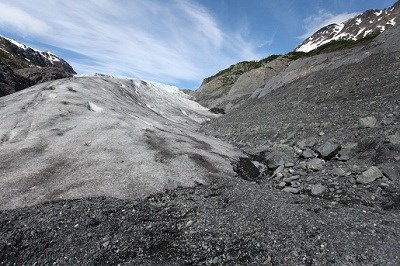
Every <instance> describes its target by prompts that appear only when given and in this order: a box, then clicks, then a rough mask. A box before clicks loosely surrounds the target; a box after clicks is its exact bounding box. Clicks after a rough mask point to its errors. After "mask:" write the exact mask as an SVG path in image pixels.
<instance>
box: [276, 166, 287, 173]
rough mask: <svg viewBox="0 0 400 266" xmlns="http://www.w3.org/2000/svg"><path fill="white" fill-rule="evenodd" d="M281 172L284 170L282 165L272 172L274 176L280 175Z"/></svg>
mask: <svg viewBox="0 0 400 266" xmlns="http://www.w3.org/2000/svg"><path fill="white" fill-rule="evenodd" d="M283 170H285V167H284V166H283V165H280V166H278V168H276V170H275V171H274V174H275V175H276V174H280V173H282V172H283Z"/></svg>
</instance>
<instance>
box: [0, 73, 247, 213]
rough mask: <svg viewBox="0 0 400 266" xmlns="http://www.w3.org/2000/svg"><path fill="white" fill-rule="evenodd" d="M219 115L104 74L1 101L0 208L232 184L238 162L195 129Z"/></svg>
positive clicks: (161, 88)
mask: <svg viewBox="0 0 400 266" xmlns="http://www.w3.org/2000/svg"><path fill="white" fill-rule="evenodd" d="M215 116H216V115H215V114H212V113H210V112H209V111H208V110H207V109H206V108H204V107H202V106H200V105H199V104H198V103H196V102H193V101H191V100H189V99H187V96H186V95H185V94H184V93H182V92H180V91H179V90H178V88H176V87H171V86H167V85H161V84H158V83H154V82H148V81H142V80H126V79H117V78H112V77H107V76H96V77H74V78H69V79H62V80H57V81H52V82H47V83H43V84H40V85H36V86H34V87H30V88H27V89H25V90H22V91H19V92H16V93H13V94H10V95H7V96H5V97H2V98H0V149H1V151H2V152H1V153H0V162H1V163H0V209H7V208H15V207H21V206H26V205H33V204H36V203H39V202H43V201H49V200H54V199H59V198H63V199H67V198H82V197H91V196H103V195H104V196H111V197H116V198H143V197H146V196H148V195H150V194H153V193H157V192H161V191H163V190H165V189H172V188H176V187H178V186H192V185H195V184H196V183H203V184H204V183H207V182H211V181H212V179H213V178H219V177H220V176H233V175H234V172H233V169H232V166H231V161H230V159H229V158H233V157H236V156H242V154H241V153H239V152H238V151H236V150H235V149H234V148H233V147H232V146H230V145H229V144H227V143H224V142H222V141H220V140H217V139H215V138H212V137H207V136H205V135H203V134H201V133H199V132H198V131H197V129H198V128H199V127H200V123H201V122H204V121H207V120H209V119H210V118H212V117H215ZM5 118H7V119H5Z"/></svg>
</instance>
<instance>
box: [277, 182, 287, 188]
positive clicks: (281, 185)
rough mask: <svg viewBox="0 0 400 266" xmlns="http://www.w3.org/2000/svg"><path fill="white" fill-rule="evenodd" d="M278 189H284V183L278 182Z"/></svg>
mask: <svg viewBox="0 0 400 266" xmlns="http://www.w3.org/2000/svg"><path fill="white" fill-rule="evenodd" d="M278 187H281V188H283V187H286V182H280V183H279V184H278Z"/></svg>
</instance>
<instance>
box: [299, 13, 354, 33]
mask: <svg viewBox="0 0 400 266" xmlns="http://www.w3.org/2000/svg"><path fill="white" fill-rule="evenodd" d="M357 15H359V13H341V14H336V15H335V14H332V13H330V12H327V11H325V10H319V11H318V13H317V14H314V15H312V16H309V17H307V18H306V19H304V21H303V23H304V30H305V32H304V34H302V35H301V36H299V38H300V39H305V38H308V37H310V36H311V35H313V34H314V33H315V32H316V31H317V30H319V29H320V28H322V27H325V26H327V25H330V24H334V23H336V24H338V23H342V22H344V21H346V20H348V19H349V18H352V17H355V16H357Z"/></svg>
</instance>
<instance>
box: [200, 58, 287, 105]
mask: <svg viewBox="0 0 400 266" xmlns="http://www.w3.org/2000/svg"><path fill="white" fill-rule="evenodd" d="M289 62H290V60H289V59H287V58H284V57H277V56H272V57H270V58H266V59H264V60H261V61H258V62H241V63H238V64H236V65H232V66H231V67H229V68H227V69H225V70H222V71H220V72H219V73H217V74H216V75H214V76H212V77H209V78H206V79H204V81H203V83H202V85H201V86H200V88H199V89H198V90H197V91H196V92H195V93H194V95H195V98H196V101H198V102H199V103H200V104H202V105H203V106H206V107H208V108H214V107H217V108H222V109H224V110H225V111H230V110H231V109H233V108H235V107H238V106H239V105H240V104H241V103H242V102H243V100H245V99H246V98H248V97H249V96H250V95H251V94H252V93H253V92H254V91H255V90H256V89H258V88H260V87H263V86H264V85H265V83H266V82H267V81H268V80H269V79H270V78H271V77H273V76H275V75H276V74H277V73H279V72H280V71H282V70H283V69H285V68H286V67H287V66H288V64H289Z"/></svg>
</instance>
